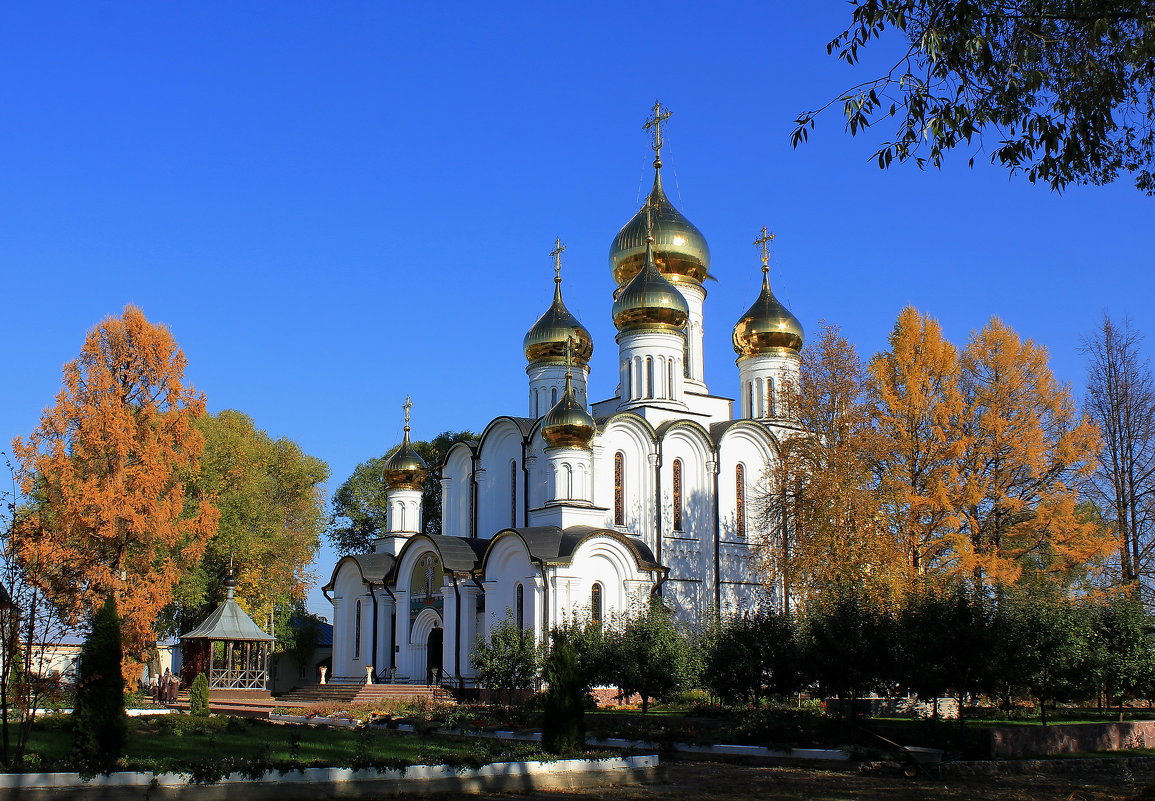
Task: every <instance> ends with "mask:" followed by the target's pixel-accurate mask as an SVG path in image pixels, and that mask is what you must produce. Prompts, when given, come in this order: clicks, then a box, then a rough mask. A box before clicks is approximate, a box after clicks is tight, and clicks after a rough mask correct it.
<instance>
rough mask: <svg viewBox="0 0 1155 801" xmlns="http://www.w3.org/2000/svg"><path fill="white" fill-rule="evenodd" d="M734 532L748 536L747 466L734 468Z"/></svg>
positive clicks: (741, 535) (740, 535)
mask: <svg viewBox="0 0 1155 801" xmlns="http://www.w3.org/2000/svg"><path fill="white" fill-rule="evenodd" d="M734 533H735V534H737V535H738V536H739V537H745V536H746V468H745V466H744V465H738V466H737V467H735V468H734Z"/></svg>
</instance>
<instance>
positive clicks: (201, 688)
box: [188, 673, 209, 718]
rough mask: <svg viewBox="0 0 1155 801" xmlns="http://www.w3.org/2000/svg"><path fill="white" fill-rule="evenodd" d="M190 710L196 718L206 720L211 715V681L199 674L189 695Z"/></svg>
mask: <svg viewBox="0 0 1155 801" xmlns="http://www.w3.org/2000/svg"><path fill="white" fill-rule="evenodd" d="M188 710H189V712H190V713H191V714H193V715H195V716H196V717H200V718H206V717H208V714H209V680H208V679H207V678H205V674H203V673H198V674H197V677H196V678H195V679H193V683H192V687H191V688H190V689H189V693H188Z"/></svg>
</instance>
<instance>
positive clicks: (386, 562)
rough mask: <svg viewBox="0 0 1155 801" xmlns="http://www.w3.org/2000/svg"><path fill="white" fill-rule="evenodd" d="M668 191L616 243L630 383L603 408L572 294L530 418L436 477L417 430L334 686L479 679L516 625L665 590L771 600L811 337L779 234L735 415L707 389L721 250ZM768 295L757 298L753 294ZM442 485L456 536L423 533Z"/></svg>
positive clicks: (356, 583) (697, 605)
mask: <svg viewBox="0 0 1155 801" xmlns="http://www.w3.org/2000/svg"><path fill="white" fill-rule="evenodd" d="M662 112H663V109H661V108H660V107H657V106H656V107H655V115H654V118H653V120H651V123H650V124H649V125H648V126H647V127H650V128H652V131H653V134H654V150H655V153H656V157H655V160H654V185H653V189H652V190H651V192H650V194H649V195H648V197H647V198H646V201H645V203H644V204H643V206H642V208H641V210H639V211H638V213H637V214H636V215H635V216H634V217H633V219H631V220H630V221H629V222H628V223H627V224H626V225H625V226H624V227H623V228H622V229H621V231H620V232H619V233H618V234H617V236H616V237H615V238H614V240H613V243H612V245H611V248H610V269H611V270H612V272H613V276H614V279H615V281H616V284H617V289H616V290H615V292H614V295H613V298H612V315H613V320H614V325H615V327H616V329H617V331H618V334H617V336H616V344H617V347H618V382H617V383H618V386H617V390H616V392H615V394H614V396H613V397H611V398H608V399H605V400H601V401H597V402H593V403H591V402H590V400H589V394H588V388H589V361H590V357H591V356H592V353H593V344H594V343H593V341H592V339H591V337H590V334H589V332H588V331H587V330H586V329H585V327H584V326H582V324H581V323H580V322H579V321H578V320H576V319H575V318H574V316H573V315H572V314H571V313H570V312H569V311H568V309H566V306H565V303H564V301H563V298H562V288H561V285H562V279H561V253H562V251H563V250H564V247H563V246H562V245H561V243H560V242H558V243H557V245H556V247H555V250H554V253H553V256H554V259H555V278H554V294H553V302H552V303H551V304H550V306H549V308H548V309H547V310H546V312H545V314H543V315H542V316H541V317H540V318H539V319H538V320H537V322H536V323H534V325H533V326H532V328H531V329H530V330H529V333H527V334H526V336H525V340H524V343H523V347H524V350H525V356H526V363H527V366H526V374H527V376H528V409H527V410H526V413H525V414H524V415H510V416H506V417H499V418H497V419H495V420H493V421H492V422H491V423H490V424H489V425H488V426H487V427H486V428H485V430H484V432H483V433H482V434H481V436H480V437H479V439H478V440H477V441H475V442H469V443H458V444H456V445H454V446H453V447H452V448H451V449H450V451H449V453H448V454H447V455H446V457H445V460H444V462H443V463H442V464H441V465H437V466H433V467H430V466H428V465H426V464H425V463H424V462H423V461H422V460H421V458H420V457H419V456H418V455H417V453H416V452H415V451H414V450H413V448H412V447H411V445H410V442H409V424H408V423H409V420H408V414H409V412H408V403H407V404H406V407H407V408H406V425H405V436H404V441H403V442H402V444H401V446H400V447H399V448H398V449H397V450H396V451H395V452H394V453H393V454H392V455H391V456H390V457H389V458H388V459H387V460H386V464H385V470H384V479H385V483H386V486H387V487H388V492H387V498H388V525H387V528H388V530H387V531H386V532H383V533H382V536H381V537H380V538H379V539H378V540H377V542H376V544H375V547H374V550H373V552H372V553H368V554H359V555H353V556H346V557H344V558H343V559H341V560H340V561H339V562H338V564H337V565H336V567H335V568H334V571H333V574H332V578H331V580H330V581H329V583H328V584H327V585H326V587H325V588H324V590H325V593H326V596H327V597H328V598H329V599H330V600H331V601H332V603H333V614H332V620H333V627H334V628H333V668H332V680H333V681H336V682H355V681H364V680H365V678H366V675H367V673H368V674H371V676H372V679H373V681H395V682H411V683H418V684H426V683H432V682H433V681H434V680H439V679H440V680H445V681H453V682H454V683H457V684H460V685H462V686H469V685H471V684H472V683H473V682H474V678H475V675H476V674H475V672H474V670H473V667H472V665H471V662H470V653H471V651H472V650H473V647H474V643H475V642H476V640H477V638H478V637H479V636H481V637H485V636H487V635H488V634H489V632H490V631H491V630H492V628H493V627H494V626H495V625H497V624H498V623H499V622H501V621H505V620H509V621H511V622H513V623H515V624H516V625H517V626H519V627H521V628H523V629H524V630H526V631H527V632H532V633H533V634H534V636H536V637H537V638H539V639H543V640H544V639H545V638H546V637H547V636H548V632H549V631H550V629H551V628H552V627H554V626H555V625H557V624H559V623H563V622H565V621H567V620H569V619H573V618H591V617H592V618H594V619H599V620H609V619H611V618H612V617H614V616H616V615H620V614H625V613H628V612H629V610H631V609H634V608H637V607H638V606H639V605H641V604H644V603H646V602H647V600H648V599H649V598H651V597H653V596H660V597H661V598H662V600H663V601H664V602H665V603H666V604H667V606H669V607H670V608H672V609H673V610H674V611H675V612H676V614H678V615H679V616H681V617H683V618H685V619H690V620H694V619H701V618H703V617H705V616H706V615H707V614H709V613H711V612H719V613H722V614H726V613H728V612H734V611H738V610H740V609H743V608H749V607H750V606H753V605H755V604H756V603H758V602H760V601H761V600H763V598H764V595H763V594H764V593H765V592H766V590H765V589H764V587H763V586H762V584H761V582H760V581H759V580H758V576H757V572H756V571H755V570H754V569H753V564H752V561H753V559H754V557H755V552H756V550H757V548H758V547H759V544H760V543H761V542H762V541H763V538H764V536H765V532H764V531H763V528H764V526H763V524H762V521H761V519H760V518H761V515H759V513H758V491H757V489H756V488H757V487H758V486H759V485H764V484H765V481H764V476H765V473H766V471H767V469H768V468H769V467H770V465H771V464H772V463H773V460H774V459H775V458H776V457H777V448H778V442H779V441H780V439H781V437H782V436H784V435H785V434H787V433H789V431H790V429H791V426H790V424H789V421H787V420H786V419H784V418H783V417H782V415H781V403H780V397H781V393H782V390H783V388H784V387H785V386H787V385H788V384H790V383H792V382H794V381H796V380H797V374H798V367H799V351H800V349H801V346H802V336H803V331H802V327H801V325H800V324H799V322H798V320H797V319H796V318H795V317H794V316H793V315H792V314H791V313H790V312H789V311H788V310H787V309H786V308H785V307H783V306H782V304H781V303H779V302H778V300H777V299H776V298H775V297H774V294H773V292H772V291H771V289H770V283H769V276H768V266H767V265H768V249H767V244H768V242H769V240H770V239H771V237H769V236H767V234H766V230H765V229H763V235H762V237H761V239H759V240H758V241H757V242H756V244H761V246H762V265H763V267H762V269H763V280H762V287H761V291H760V293H759V294H758V297H757V300H756V301H755V303H754V305H753V306H751V307H750V309H749V310H748V311H747V312H746V313H745V314H744V315H742V316H741V317H740V318H739V320H738V322H737V324H736V325H735V326H734V329H733V344H734V349H735V352H736V353H737V375H736V377H735V378H736V380H735V385H734V387H733V388H734V389H736V390H737V394H738V401H737V404H735V402H734V401H733V400H731V399H730V398H727V397H722V396H718V395H714V394H711V392H710V391H709V389H708V388H707V386H706V381H705V369H704V358H705V355H704V351H703V335H702V332H703V314H704V305H705V299H706V289H705V287H704V286H703V282H704V281H705V280H706V278H707V274H708V270H709V264H710V256H709V248H708V247H707V244H706V240H705V237H704V236H703V235H702V233H701V232H700V231H699V230H698V229H697V228H696V227H695V226H694V225H693V224H692V223H691V222H690V221H689V220H687V219H686V218H685V216H683V215H682V214H681V213H680V212H679V211H678V210H677V209H676V208H675V207H674V206H673V205H672V204H671V203H670V201H669V199H668V198H667V197H666V194H665V192H664V190H663V188H662V172H661V169H662V161H661V145H662V140H661V133H662V131H661V124H662V122H663V121H664V119H665V117H666V116H668V113H665V114H663V113H662ZM752 289H753V287H752ZM430 470H434V471H436V474H437V475H439V476H440V482H441V487H442V514H443V518H442V527H441V531H442V533H441V534H439V535H429V534H424V533H420V532H419V531H418V529H419V527H420V525H421V523H420V521H421V508H420V504H421V487H422V485H423V483H424V482H425V480H426V478H427V476H428V475H429V471H430Z"/></svg>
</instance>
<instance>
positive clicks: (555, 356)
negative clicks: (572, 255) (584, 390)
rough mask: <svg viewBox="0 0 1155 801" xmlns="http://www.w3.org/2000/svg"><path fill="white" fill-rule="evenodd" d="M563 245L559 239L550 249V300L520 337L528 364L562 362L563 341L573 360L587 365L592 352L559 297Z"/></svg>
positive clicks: (589, 342) (589, 341)
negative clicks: (553, 259)
mask: <svg viewBox="0 0 1155 801" xmlns="http://www.w3.org/2000/svg"><path fill="white" fill-rule="evenodd" d="M564 249H565V246H564V245H562V244H561V241H560V240H559V241H558V242H557V249H556V250H555V251H554V254H555V257H556V258H557V263H556V266H555V270H556V274H555V275H554V279H553V280H554V288H553V303H552V304H551V305H550V307H549V308H548V309H546V312H545V314H543V315H542V316H541V317H539V318H538V319H537V322H536V323H534V324H533V327H532V328H530V329H529V333H527V334H526V335H525V339H524V340H522V348H524V350H525V358H526V359H527V360H528V361H529V362H530V363H532V364H565V360H566V343H567V342H568V343H570V347H571V348H572V350H571V351H570V356H571V358H572V360H573V362H574V363H576V364H579V365H582V366H585V365H587V364H589V361H590V357H591V356H593V352H594V341H593V338H592V337H591V336H590V332H589V331H587V330H586V328H585V326H584V325H582V324H581V323H579V322H578V321H577V318H576V317H574V316H573V315H572V314H570V312H569V309H567V308H566V307H565V303H564V302H563V301H562V299H561V259H560V257H561V251H562V250H564Z"/></svg>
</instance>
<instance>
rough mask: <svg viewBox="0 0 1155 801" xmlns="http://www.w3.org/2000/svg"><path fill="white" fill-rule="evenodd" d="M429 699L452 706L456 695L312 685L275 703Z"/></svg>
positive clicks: (424, 689) (420, 688) (431, 689)
mask: <svg viewBox="0 0 1155 801" xmlns="http://www.w3.org/2000/svg"><path fill="white" fill-rule="evenodd" d="M421 698H427V699H429V700H430V701H435V702H438V703H452V701H453V693H451V692H450V691H449V690H447V689H445V688H444V687H439V686H437V685H435V684H309V685H306V686H304V687H298V688H296V689H295V690H291V691H289V692H287V693H285V694H284V695H281V696H279V697H278V698H277V699H276V700H277V703H278V704H279V705H281V706H310V705H312V704H319V703H324V704H331V703H332V704H371V703H373V702H374V701H412V700H417V699H421Z"/></svg>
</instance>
